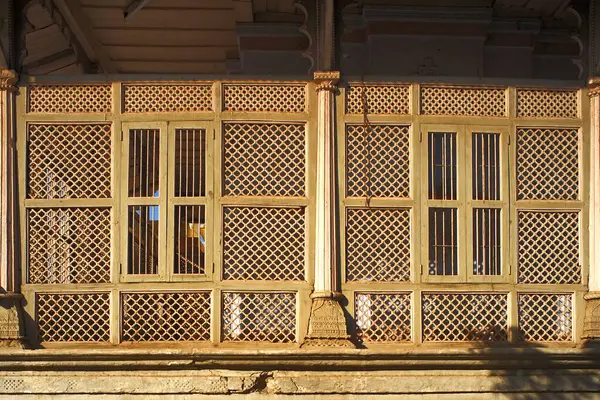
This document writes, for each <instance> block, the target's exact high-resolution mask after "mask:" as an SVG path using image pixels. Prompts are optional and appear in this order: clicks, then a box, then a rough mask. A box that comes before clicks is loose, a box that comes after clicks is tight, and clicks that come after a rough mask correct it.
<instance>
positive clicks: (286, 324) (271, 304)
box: [222, 293, 296, 343]
mask: <svg viewBox="0 0 600 400" xmlns="http://www.w3.org/2000/svg"><path fill="white" fill-rule="evenodd" d="M222 312H223V340H224V341H233V342H271V343H291V342H295V341H296V295H295V294H294V293H224V294H223V310H222Z"/></svg>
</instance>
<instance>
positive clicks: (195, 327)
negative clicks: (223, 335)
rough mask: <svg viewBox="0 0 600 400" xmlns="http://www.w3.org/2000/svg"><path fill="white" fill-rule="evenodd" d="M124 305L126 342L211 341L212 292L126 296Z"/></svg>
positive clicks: (124, 295)
mask: <svg viewBox="0 0 600 400" xmlns="http://www.w3.org/2000/svg"><path fill="white" fill-rule="evenodd" d="M121 304H122V307H123V313H122V315H123V323H122V333H121V338H122V340H123V341H126V342H129V341H132V342H155V341H163V342H172V341H206V340H210V309H211V304H210V292H189V293H123V294H122V296H121Z"/></svg>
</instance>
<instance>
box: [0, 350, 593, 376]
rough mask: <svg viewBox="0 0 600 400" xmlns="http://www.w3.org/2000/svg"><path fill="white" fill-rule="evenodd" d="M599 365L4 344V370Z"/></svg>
mask: <svg viewBox="0 0 600 400" xmlns="http://www.w3.org/2000/svg"><path fill="white" fill-rule="evenodd" d="M549 367H552V368H557V369H573V368H598V369H600V347H590V348H543V347H540V348H537V347H512V346H506V347H479V348H477V347H457V348H453V347H451V346H448V347H438V346H436V347H434V348H427V347H426V346H421V347H405V348H399V349H393V350H385V351H381V350H371V349H347V348H318V349H310V348H308V349H268V350H267V349H263V350H249V349H244V350H242V349H221V348H219V349H215V348H201V349H200V348H198V349H195V348H185V349H175V348H163V349H124V348H119V347H104V348H94V349H92V348H70V349H39V350H22V349H12V348H0V370H4V371H27V370H31V371H33V370H35V371H46V370H50V371H52V370H54V371H56V370H81V371H90V370H102V371H110V370H114V371H119V370H127V369H136V370H175V369H177V370H181V369H189V370H204V369H220V368H222V369H246V370H251V369H256V370H282V369H285V370H304V371H315V370H335V371H363V370H366V369H368V370H385V369H404V370H424V369H441V370H453V369H490V370H493V369H534V368H542V369H544V368H549Z"/></svg>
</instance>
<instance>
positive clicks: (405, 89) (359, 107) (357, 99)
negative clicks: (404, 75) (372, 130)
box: [346, 85, 410, 115]
mask: <svg viewBox="0 0 600 400" xmlns="http://www.w3.org/2000/svg"><path fill="white" fill-rule="evenodd" d="M365 97H366V100H367V108H368V113H369V114H380V115H392V114H393V115H406V114H410V86H401V85H365V86H362V85H360V86H350V87H349V88H348V91H347V92H346V114H363V113H364V110H365V107H364V104H365Z"/></svg>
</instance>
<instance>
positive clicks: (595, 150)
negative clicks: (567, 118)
mask: <svg viewBox="0 0 600 400" xmlns="http://www.w3.org/2000/svg"><path fill="white" fill-rule="evenodd" d="M588 93H589V96H590V118H591V123H590V182H589V184H590V224H589V234H590V246H589V249H590V251H589V256H590V274H589V293H587V294H586V295H585V296H584V298H585V303H586V304H585V319H584V327H583V339H585V340H600V78H592V79H590V82H589V92H588Z"/></svg>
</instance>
